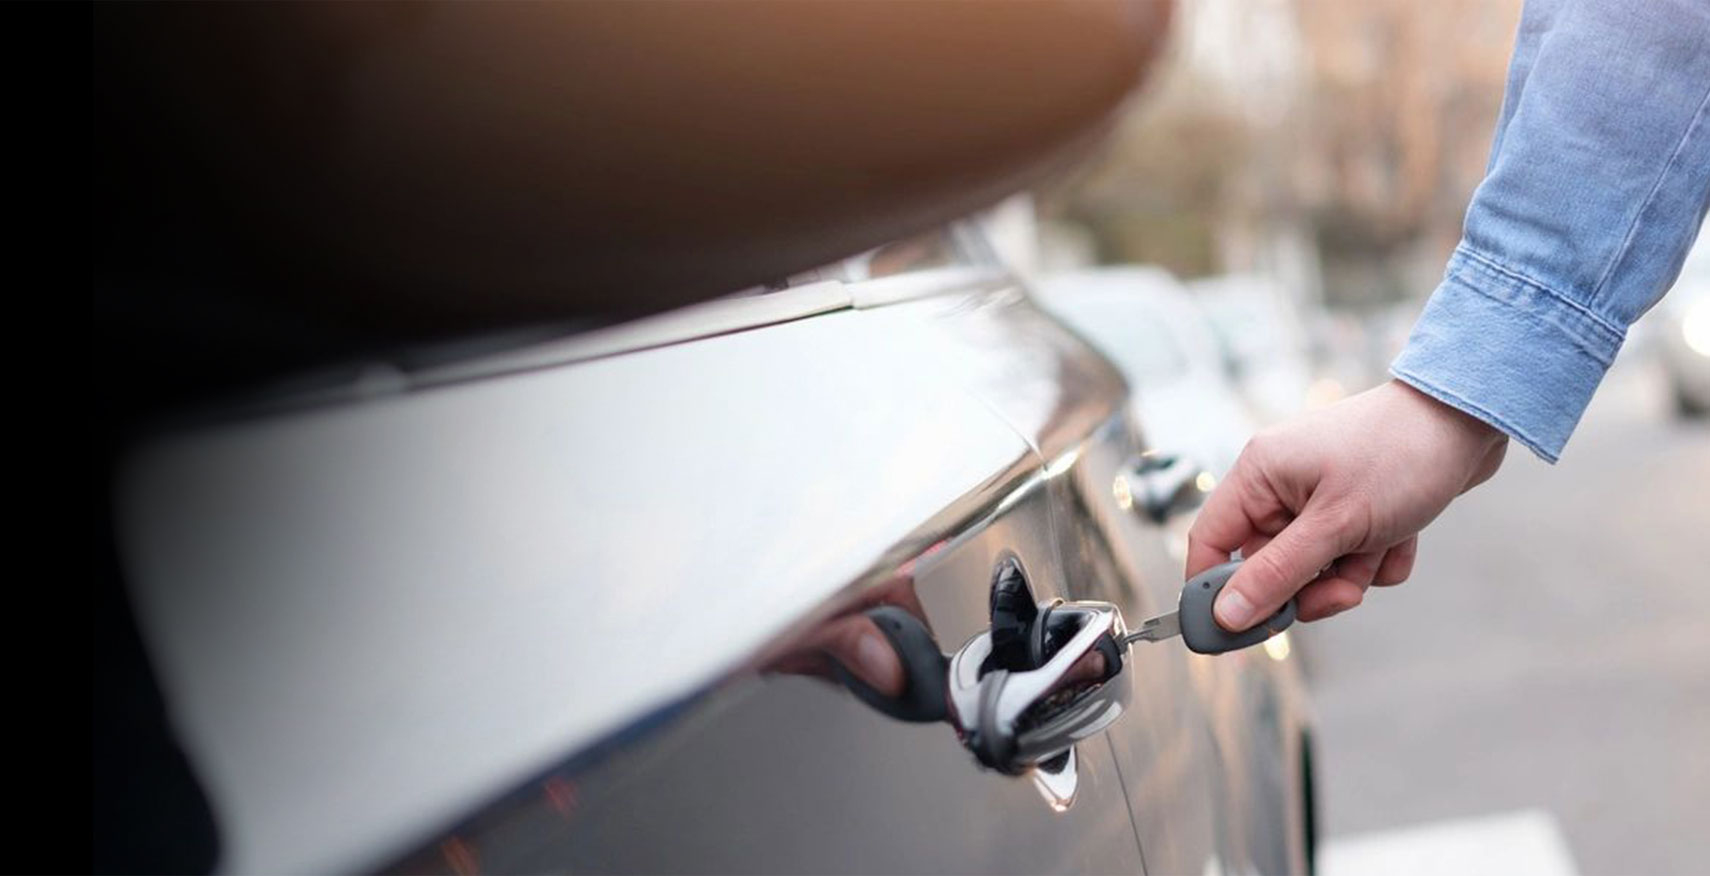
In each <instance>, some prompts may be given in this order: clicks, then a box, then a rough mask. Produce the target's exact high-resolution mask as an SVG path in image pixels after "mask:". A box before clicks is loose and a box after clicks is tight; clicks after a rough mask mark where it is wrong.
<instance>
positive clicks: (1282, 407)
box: [1189, 274, 1313, 422]
mask: <svg viewBox="0 0 1710 876" xmlns="http://www.w3.org/2000/svg"><path fill="white" fill-rule="evenodd" d="M1189 288H1190V289H1191V291H1192V293H1193V297H1194V301H1196V302H1198V304H1199V305H1200V307H1201V308H1203V309H1204V311H1205V313H1206V315H1207V316H1208V317H1210V319H1211V325H1212V327H1213V329H1214V330H1215V331H1216V333H1217V337H1218V340H1219V341H1220V342H1221V343H1222V349H1223V356H1224V361H1225V362H1226V363H1227V366H1228V369H1229V373H1230V375H1231V376H1232V377H1233V378H1234V380H1235V382H1236V384H1237V385H1238V386H1240V387H1241V391H1242V394H1243V395H1244V396H1246V398H1247V400H1248V401H1249V402H1250V403H1251V404H1252V405H1253V407H1254V409H1255V411H1256V412H1257V414H1258V416H1259V419H1260V420H1261V422H1271V421H1273V420H1278V419H1281V418H1283V417H1286V416H1289V415H1290V414H1293V413H1295V412H1297V411H1299V410H1300V409H1301V408H1302V407H1303V406H1305V405H1306V403H1307V400H1308V398H1309V395H1310V393H1311V389H1312V380H1313V372H1312V362H1311V356H1310V353H1309V346H1310V345H1309V343H1308V339H1307V334H1306V329H1305V327H1304V325H1303V323H1302V321H1301V318H1300V315H1299V314H1298V313H1297V312H1296V310H1295V307H1294V305H1293V304H1292V303H1291V302H1290V301H1289V299H1288V296H1287V294H1286V292H1285V291H1284V290H1283V288H1282V287H1281V286H1280V285H1278V283H1277V282H1276V281H1275V280H1272V279H1270V278H1268V277H1263V276H1259V275H1256V274H1228V275H1224V276H1218V277H1207V278H1204V279H1199V280H1194V281H1193V282H1191V283H1190V284H1189Z"/></svg>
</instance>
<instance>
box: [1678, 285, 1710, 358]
mask: <svg viewBox="0 0 1710 876" xmlns="http://www.w3.org/2000/svg"><path fill="white" fill-rule="evenodd" d="M1680 333H1681V334H1682V335H1685V336H1686V346H1687V348H1688V349H1690V350H1692V352H1694V353H1697V354H1698V355H1700V356H1710V298H1707V299H1703V300H1700V301H1696V302H1693V304H1692V306H1691V307H1688V308H1687V309H1686V318H1685V319H1683V320H1681V321H1680Z"/></svg>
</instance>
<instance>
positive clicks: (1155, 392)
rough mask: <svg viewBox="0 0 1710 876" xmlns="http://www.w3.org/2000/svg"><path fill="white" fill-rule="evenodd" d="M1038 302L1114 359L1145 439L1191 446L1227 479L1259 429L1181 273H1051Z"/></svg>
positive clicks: (1119, 270) (1149, 270) (1144, 270)
mask: <svg viewBox="0 0 1710 876" xmlns="http://www.w3.org/2000/svg"><path fill="white" fill-rule="evenodd" d="M1036 286H1037V293H1038V298H1039V303H1040V305H1041V306H1043V307H1044V308H1045V309H1046V310H1048V311H1050V312H1051V313H1053V314H1055V315H1057V316H1058V317H1060V318H1061V319H1062V320H1063V321H1064V322H1067V323H1068V324H1069V325H1070V327H1072V328H1074V329H1075V331H1077V332H1079V333H1080V334H1081V336H1082V337H1084V338H1086V339H1087V340H1088V341H1090V342H1091V343H1092V345H1093V346H1094V347H1097V348H1098V349H1099V351H1100V352H1102V353H1104V354H1105V355H1106V356H1108V357H1109V358H1110V360H1111V361H1112V362H1114V363H1116V366H1117V367H1118V368H1119V369H1121V371H1122V373H1123V375H1124V376H1125V377H1127V378H1128V382H1129V385H1130V387H1131V388H1132V390H1133V392H1132V395H1131V397H1130V398H1131V404H1132V405H1133V407H1134V413H1135V416H1136V417H1137V419H1138V422H1140V423H1142V424H1144V428H1145V429H1146V430H1147V437H1148V438H1149V439H1150V440H1152V441H1153V442H1154V443H1157V444H1159V445H1160V446H1164V447H1171V448H1175V449H1179V450H1181V451H1183V452H1186V453H1191V454H1193V455H1194V456H1195V457H1197V458H1198V459H1200V460H1201V461H1202V462H1204V463H1205V464H1206V465H1207V466H1209V467H1210V470H1211V471H1212V473H1213V474H1215V475H1216V476H1217V477H1222V476H1223V474H1224V473H1225V472H1227V471H1228V470H1229V467H1230V466H1232V465H1234V464H1235V458H1236V457H1237V456H1239V455H1240V454H1241V448H1242V447H1243V446H1245V445H1246V443H1247V439H1248V438H1250V437H1251V436H1252V434H1253V429H1254V422H1253V417H1252V415H1251V414H1250V413H1249V412H1248V409H1247V407H1246V404H1245V403H1244V402H1243V401H1242V399H1241V396H1240V395H1239V393H1238V391H1237V390H1236V388H1235V386H1234V385H1233V384H1232V383H1231V382H1230V379H1229V376H1228V374H1227V372H1226V370H1225V368H1224V364H1223V358H1222V356H1221V354H1220V352H1219V348H1218V343H1217V336H1216V335H1215V334H1214V333H1213V330H1212V328H1211V325H1210V323H1209V322H1208V321H1207V319H1206V317H1205V315H1204V314H1203V313H1202V312H1201V311H1200V310H1199V309H1198V308H1197V307H1196V306H1195V305H1194V302H1193V299H1192V298H1191V297H1190V296H1189V295H1188V294H1187V292H1186V290H1184V289H1183V288H1182V285H1181V283H1180V282H1179V281H1177V280H1176V278H1175V277H1173V276H1171V275H1170V273H1169V272H1168V271H1165V270H1164V269H1162V268H1157V267H1144V266H1127V267H1115V268H1095V269H1088V270H1083V271H1076V272H1072V273H1063V274H1056V275H1053V276H1049V277H1046V278H1044V279H1042V280H1041V281H1040V282H1039V283H1037V284H1036Z"/></svg>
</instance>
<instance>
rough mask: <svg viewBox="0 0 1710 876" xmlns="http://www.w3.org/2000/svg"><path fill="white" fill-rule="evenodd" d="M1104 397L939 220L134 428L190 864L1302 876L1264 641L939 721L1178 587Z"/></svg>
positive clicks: (1168, 648) (1170, 655)
mask: <svg viewBox="0 0 1710 876" xmlns="http://www.w3.org/2000/svg"><path fill="white" fill-rule="evenodd" d="M1126 400H1127V390H1126V387H1125V385H1124V383H1123V380H1122V379H1121V377H1119V376H1118V373H1117V372H1116V371H1115V370H1114V369H1113V368H1112V367H1111V365H1110V364H1109V363H1108V362H1107V361H1106V360H1105V359H1104V358H1102V357H1101V356H1099V355H1097V354H1096V353H1094V352H1093V351H1092V350H1091V349H1089V348H1088V347H1087V346H1086V345H1085V344H1084V343H1083V342H1082V341H1080V340H1079V339H1078V338H1077V336H1075V335H1074V334H1072V333H1070V332H1069V331H1067V330H1065V328H1064V327H1063V326H1061V325H1060V324H1059V323H1058V322H1056V321H1055V320H1054V319H1053V318H1051V317H1049V316H1047V315H1046V314H1045V313H1043V312H1041V311H1040V310H1039V309H1038V308H1037V307H1036V306H1035V305H1034V303H1033V302H1032V301H1030V300H1029V299H1028V297H1027V295H1026V294H1024V293H1023V292H1022V290H1021V289H1020V288H1019V287H1018V285H1017V283H1016V282H1015V280H1014V279H1013V278H1012V277H1011V276H1009V275H1008V274H1007V273H1005V271H1004V270H1003V269H1001V268H999V267H998V266H997V265H996V264H995V262H994V261H992V260H991V259H990V258H989V256H988V255H987V254H986V253H985V251H984V249H983V246H982V244H981V242H980V240H979V238H978V237H977V236H976V235H974V234H973V233H972V232H971V231H968V230H966V229H960V228H958V229H951V230H946V231H943V232H938V233H934V234H929V235H926V236H924V237H921V238H918V239H915V240H911V241H907V242H904V243H902V244H899V245H896V246H893V247H887V248H884V249H882V250H880V251H876V252H874V253H870V254H868V255H866V256H863V257H861V258H859V259H855V260H851V261H849V262H845V263H842V264H839V265H836V266H832V267H830V268H827V269H825V270H823V271H818V272H811V273H810V274H809V275H804V276H802V277H799V278H797V279H796V280H795V281H794V282H792V283H791V284H789V285H787V286H786V287H784V288H781V289H776V290H772V291H766V290H757V291H754V292H751V293H748V294H743V295H739V296H733V297H727V298H724V299H720V300H716V301H713V302H709V303H706V304H702V305H696V306H692V307H689V308H686V309H683V310H680V311H676V312H672V313H668V314H665V315H663V316H659V317H654V318H651V319H647V320H643V321H639V322H635V323H630V324H626V325H623V326H620V327H616V328H612V329H608V330H603V331H595V332H589V333H583V334H579V335H575V336H572V337H570V338H568V339H564V340H559V341H554V342H548V343H540V344H536V345H532V346H525V347H522V348H517V349H513V350H509V351H506V352H503V353H490V354H486V355H481V356H476V357H471V358H465V359H459V360H454V361H450V362H443V363H439V364H436V365H432V366H428V367H422V368H416V369H412V368H408V367H404V366H403V365H400V364H398V363H382V362H376V363H375V364H374V365H373V366H372V367H371V368H369V369H368V370H366V371H365V372H363V373H362V374H361V375H360V376H358V377H356V378H355V379H352V380H351V381H349V382H348V383H347V384H345V385H343V386H339V387H322V388H321V389H319V390H318V391H316V392H315V393H312V394H300V395H298V396H296V397H291V396H278V397H274V398H271V399H269V400H267V401H266V402H265V403H263V404H256V405H251V406H248V407H233V408H231V409H230V410H226V411H224V412H221V413H219V414H218V415H217V416H213V415H210V416H209V417H207V418H204V419H202V420H200V421H197V422H194V423H188V424H183V425H181V426H179V427H176V428H171V429H166V430H162V431H161V432H159V433H158V434H155V435H152V436H151V437H149V438H148V439H147V440H144V441H140V442H139V443H137V444H136V445H135V446H134V447H132V448H130V450H129V451H128V452H127V453H126V454H125V456H124V458H123V462H122V465H121V466H120V470H119V472H118V476H117V478H116V484H117V491H116V494H115V495H116V500H115V508H116V515H117V520H116V525H117V531H118V534H119V537H118V543H119V547H120V555H121V556H122V558H123V561H122V569H123V572H124V577H125V579H126V580H127V581H128V582H129V586H130V595H131V600H132V602H133V604H134V606H135V609H136V616H137V621H138V626H139V628H140V632H141V639H142V641H143V643H145V645H146V650H147V652H148V653H149V654H150V656H151V657H152V660H153V662H154V666H155V670H156V672H157V674H158V681H159V686H160V689H161V691H162V693H163V695H164V698H165V701H166V702H168V703H169V704H170V715H171V719H172V720H171V724H172V727H173V728H174V729H173V731H172V732H173V734H174V736H175V739H176V741H177V742H178V744H180V745H181V747H182V750H183V751H184V753H185V755H186V760H185V768H186V769H187V771H188V772H189V773H190V775H191V776H192V777H193V778H194V780H195V783H196V784H197V785H199V787H200V788H202V789H203V791H204V793H205V801H206V803H205V808H206V817H207V819H208V820H209V821H210V822H211V824H209V825H207V827H208V828H209V829H210V832H211V833H212V834H213V835H214V836H216V837H217V838H218V844H219V849H220V853H219V855H218V862H219V869H221V870H225V871H236V872H255V871H270V872H272V871H288V872H301V871H331V870H360V869H382V870H403V871H412V872H421V871H437V870H446V871H455V872H470V871H473V870H477V869H478V870H483V871H496V872H517V871H528V870H565V871H596V872H667V871H669V872H739V871H755V872H866V873H881V872H958V873H975V872H1029V873H1043V872H1052V873H1057V872H1098V873H1115V872H1130V873H1139V872H1152V873H1189V872H1191V873H1217V872H1230V873H1234V872H1241V873H1246V872H1290V871H1292V872H1300V871H1304V870H1306V869H1308V867H1309V864H1310V860H1311V853H1312V818H1311V813H1312V783H1311V766H1310V755H1309V752H1310V733H1309V728H1308V723H1307V719H1306V712H1305V707H1304V701H1303V698H1302V694H1301V690H1300V686H1299V681H1298V678H1297V670H1296V667H1295V666H1294V661H1292V660H1291V659H1290V658H1289V648H1288V641H1287V638H1286V634H1284V635H1283V636H1281V637H1278V638H1275V639H1272V640H1270V641H1269V642H1267V643H1265V645H1264V646H1263V647H1256V648H1252V649H1249V650H1245V651H1239V652H1235V653H1233V654H1229V655H1225V656H1220V657H1205V656H1200V655H1196V654H1193V653H1190V652H1189V651H1188V650H1186V649H1185V648H1183V647H1182V646H1181V645H1180V644H1179V643H1177V642H1165V643H1160V644H1148V643H1138V644H1135V645H1133V646H1132V647H1125V648H1123V649H1122V650H1121V652H1120V654H1118V652H1116V651H1109V652H1107V656H1108V657H1109V659H1108V660H1107V659H1105V658H1102V657H1101V658H1099V660H1098V661H1096V662H1097V667H1096V669H1094V670H1093V671H1092V672H1090V673H1087V672H1081V671H1080V670H1079V669H1077V670H1074V671H1072V672H1068V673H1067V674H1064V673H1062V672H1059V674H1058V675H1057V676H1053V679H1054V680H1053V679H1047V680H1046V681H1044V682H1041V686H1040V688H1039V692H1038V693H1037V694H1035V695H1033V696H1032V699H1030V700H1029V701H1028V702H1025V703H1018V704H1016V706H1017V710H1018V711H1017V714H1018V715H1020V716H1022V717H1021V718H1018V719H1017V720H1018V721H1019V722H1020V724H1019V725H1014V726H1011V725H1006V726H1004V727H996V728H994V726H993V725H991V724H990V723H989V721H987V722H986V723H982V721H983V720H985V719H984V718H982V716H981V715H980V714H976V712H978V711H979V710H978V709H974V708H970V707H968V706H967V705H966V702H967V701H966V700H965V699H963V700H959V699H957V693H956V690H955V688H956V686H957V685H958V684H960V683H961V682H959V681H958V677H959V676H958V673H959V672H960V673H962V674H963V675H966V676H967V677H966V678H965V679H963V681H965V682H966V683H967V684H969V685H973V686H976V687H977V685H979V683H980V680H981V678H982V677H983V676H985V675H986V674H987V673H989V672H992V671H994V670H995V668H996V667H997V666H998V665H999V664H1002V663H1003V661H1004V660H1005V659H1012V660H1013V661H1014V665H1013V666H1010V671H1013V672H1015V673H1018V674H1026V673H1033V674H1034V675H1033V676H1028V677H1034V676H1038V675H1039V674H1042V673H1043V674H1049V673H1050V672H1057V671H1058V670H1060V669H1062V668H1063V667H1067V666H1070V665H1074V666H1078V667H1082V668H1085V667H1086V665H1087V664H1086V663H1085V662H1084V661H1082V659H1081V658H1083V657H1086V656H1087V655H1088V654H1090V650H1089V649H1092V648H1093V647H1094V645H1093V642H1094V640H1095V639H1096V638H1097V637H1098V635H1099V634H1100V632H1101V630H1102V631H1103V632H1105V633H1108V632H1111V631H1117V632H1120V631H1121V630H1122V629H1125V628H1126V626H1132V625H1137V624H1138V623H1139V621H1140V620H1142V619H1144V618H1147V617H1150V616H1153V615H1156V614H1159V613H1162V612H1164V611H1166V610H1168V609H1170V608H1173V607H1174V606H1175V603H1176V598H1177V594H1178V592H1179V590H1180V588H1181V584H1182V574H1181V573H1182V570H1181V568H1180V566H1179V565H1178V563H1177V562H1176V561H1174V560H1173V559H1171V557H1170V554H1169V553H1168V552H1167V551H1166V550H1165V547H1164V545H1163V538H1164V535H1163V533H1164V529H1163V524H1164V523H1165V522H1168V521H1169V519H1170V518H1172V517H1173V516H1175V515H1180V514H1185V513H1188V512H1190V511H1191V510H1192V507H1193V505H1194V503H1195V499H1196V494H1194V493H1193V492H1192V491H1183V490H1180V489H1167V490H1160V489H1154V488H1153V487H1154V486H1155V483H1157V482H1158V481H1157V478H1156V476H1155V475H1156V472H1155V468H1154V466H1153V464H1152V463H1151V462H1149V460H1151V459H1154V458H1155V455H1154V454H1152V453H1151V451H1153V450H1155V449H1156V448H1153V447H1152V446H1150V445H1149V444H1148V443H1147V441H1146V437H1145V435H1143V434H1141V433H1140V432H1138V431H1136V430H1135V429H1134V428H1133V427H1132V425H1131V423H1132V418H1131V417H1129V416H1127V415H1126V414H1125V409H1126ZM1176 474H1179V473H1176ZM1059 601H1061V602H1059ZM1051 606H1055V610H1056V611H1057V615H1055V616H1057V617H1075V618H1079V619H1078V620H1076V621H1074V623H1073V624H1070V625H1069V626H1068V627H1066V628H1065V631H1064V638H1063V640H1061V641H1058V640H1055V639H1054V640H1052V642H1051V643H1050V644H1047V645H1046V646H1045V647H1046V650H1045V653H1043V654H1035V655H1034V658H1039V659H1034V660H1033V661H1032V662H1031V663H1030V662H1029V658H1028V657H1027V656H1026V655H1022V656H1014V655H1011V658H1004V657H1003V654H1002V653H1000V652H1003V649H1005V648H1006V647H1009V645H1007V644H1006V643H1005V640H1004V636H1005V632H1004V631H1005V630H1006V629H1007V628H1008V627H1009V626H1013V624H1014V623H1015V622H1016V618H1017V616H1018V615H1019V616H1021V617H1022V618H1023V620H1025V619H1026V618H1028V617H1032V616H1033V615H1032V614H1031V613H1032V612H1036V611H1039V610H1040V609H1041V607H1051ZM1100 625H1103V626H1102V627H1100ZM1125 625H1126V626H1125ZM875 631H878V632H881V633H882V634H883V638H875V637H873V636H872V633H873V632H875ZM1083 634H1084V635H1083ZM863 638H865V639H867V640H872V641H882V642H885V643H887V644H888V645H889V646H890V648H891V649H892V654H891V655H890V656H887V657H882V658H881V660H880V665H881V666H895V667H896V668H897V669H898V670H900V672H901V674H902V679H903V683H902V686H901V688H900V689H897V688H896V687H895V686H894V685H893V686H892V687H893V689H892V690H891V691H890V693H888V694H887V693H886V692H885V691H884V690H883V688H884V685H883V684H882V683H880V682H879V681H875V680H874V679H873V678H872V677H871V675H870V674H869V675H868V676H866V677H863V675H862V673H861V672H860V671H859V667H857V666H855V665H854V663H853V659H852V658H854V657H858V656H859V652H858V651H856V650H852V649H850V648H846V647H843V643H847V642H852V641H859V640H862V639H863ZM1098 647H1104V646H1098ZM969 649H974V650H972V651H970V650H969ZM980 649H984V650H980ZM1076 649H1080V650H1078V651H1077V650H1076ZM1071 652H1073V653H1071ZM1083 652H1086V653H1083ZM969 654H973V655H974V657H972V658H970V657H968V656H967V655H969ZM1064 655H1068V656H1064ZM1095 656H1096V655H1095ZM1005 665H1007V664H1005ZM958 666H961V667H963V668H962V669H960V670H958V669H957V668H956V667H958ZM1051 667H1058V670H1053V669H1052V668H1051ZM947 672H948V673H949V678H948V683H949V684H950V686H951V688H952V690H951V692H950V695H949V696H948V697H947V696H946V695H945V694H944V693H943V688H942V686H941V685H942V684H944V683H945V680H946V673H947ZM935 685H939V686H938V687H935ZM934 699H936V701H934ZM947 700H948V701H947ZM1089 703H1096V704H1099V705H1098V712H1099V713H1098V714H1096V715H1092V716H1091V718H1090V719H1088V721H1087V722H1085V723H1084V724H1083V725H1082V726H1081V727H1080V729H1078V730H1075V731H1074V732H1064V733H1059V734H1057V735H1049V734H1046V735H1043V736H1041V735H1039V734H1034V735H1033V736H1027V735H1026V728H1027V727H1050V726H1060V724H1061V722H1062V721H1063V720H1064V719H1065V716H1067V715H1069V714H1070V713H1073V712H1075V711H1076V710H1081V712H1082V713H1084V712H1085V707H1086V706H1087V704H1089ZM959 704H960V705H959ZM1054 722H1056V723H1054ZM1006 733H1007V734H1012V736H1011V737H1005V736H1004V735H1003V734H1006ZM1017 733H1019V734H1022V735H1021V736H1019V737H1014V736H1013V734H1017ZM993 740H997V741H996V742H994V741H993ZM1006 745H1007V746H1008V747H1006Z"/></svg>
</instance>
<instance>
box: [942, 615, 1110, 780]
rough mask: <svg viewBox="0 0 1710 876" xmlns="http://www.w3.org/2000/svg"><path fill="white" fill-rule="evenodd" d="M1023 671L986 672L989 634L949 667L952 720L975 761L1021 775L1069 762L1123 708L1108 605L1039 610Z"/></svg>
mask: <svg viewBox="0 0 1710 876" xmlns="http://www.w3.org/2000/svg"><path fill="white" fill-rule="evenodd" d="M1034 628H1035V629H1036V630H1037V633H1036V635H1037V636H1038V638H1039V640H1040V641H1039V644H1038V646H1037V652H1036V653H1041V656H1043V657H1044V659H1043V661H1041V662H1039V663H1038V665H1037V666H1035V667H1034V668H1029V669H1013V668H1011V669H1006V668H998V667H996V666H994V665H993V663H994V661H992V660H991V659H990V658H991V657H992V634H991V632H990V631H988V632H985V633H981V634H979V635H978V636H975V637H974V638H973V639H971V640H969V642H968V644H966V645H964V646H963V647H962V649H961V650H959V651H957V652H956V655H955V656H954V657H952V658H951V660H950V671H949V687H950V690H949V695H950V706H951V710H952V712H953V715H952V717H953V719H954V721H955V724H956V725H957V727H958V728H959V729H960V730H961V732H962V734H963V736H964V741H965V742H966V743H967V745H968V747H969V748H970V749H971V750H972V751H973V752H974V755H975V757H977V758H978V759H979V761H980V762H981V763H983V764H985V765H986V766H987V767H990V768H992V769H994V770H997V771H999V772H1004V773H1009V774H1012V775H1019V774H1022V773H1024V772H1026V771H1028V770H1029V769H1032V768H1033V767H1037V766H1041V765H1047V766H1048V765H1049V762H1052V761H1055V760H1057V759H1059V758H1062V757H1064V756H1067V755H1070V754H1071V752H1072V750H1073V748H1074V746H1075V744H1076V743H1077V742H1080V741H1081V740H1083V739H1086V738H1088V737H1090V736H1092V735H1094V734H1096V733H1099V732H1100V731H1102V730H1104V729H1105V728H1106V727H1109V726H1110V725H1111V723H1112V722H1114V721H1115V720H1116V719H1117V718H1119V717H1121V716H1122V714H1123V712H1125V711H1126V710H1127V708H1128V701H1129V697H1130V695H1131V693H1132V690H1133V686H1132V685H1131V684H1130V683H1129V679H1128V678H1127V677H1126V676H1127V672H1128V665H1129V664H1128V660H1127V654H1128V649H1127V647H1126V646H1125V645H1124V644H1123V636H1124V635H1126V632H1127V630H1126V627H1125V626H1124V625H1123V621H1122V613H1121V611H1119V610H1118V609H1117V607H1116V606H1114V605H1112V604H1110V603H1108V602H1092V601H1086V602H1062V601H1056V602H1052V603H1049V604H1047V605H1044V606H1041V607H1040V609H1039V616H1038V618H1037V619H1036V621H1035V623H1034Z"/></svg>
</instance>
